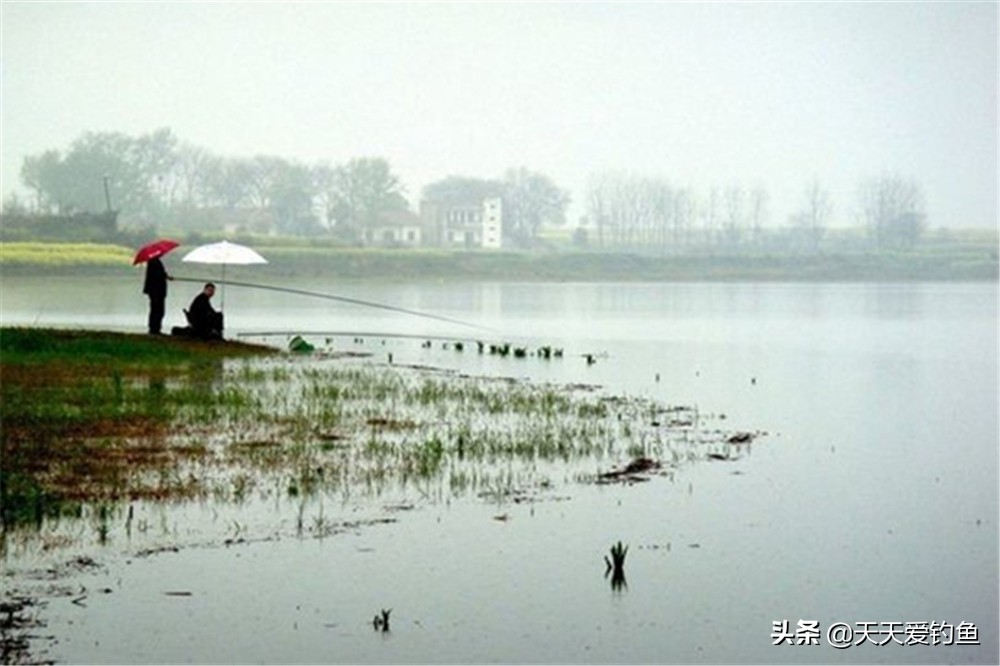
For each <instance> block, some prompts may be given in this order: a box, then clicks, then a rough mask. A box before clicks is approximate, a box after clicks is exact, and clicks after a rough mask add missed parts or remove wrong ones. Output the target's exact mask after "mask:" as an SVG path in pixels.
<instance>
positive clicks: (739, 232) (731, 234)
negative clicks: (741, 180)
mask: <svg viewBox="0 0 1000 666" xmlns="http://www.w3.org/2000/svg"><path fill="white" fill-rule="evenodd" d="M743 200H744V197H743V188H742V187H740V186H739V185H731V186H729V187H727V188H726V191H725V194H724V201H725V217H724V218H723V222H722V238H723V241H724V242H725V243H726V244H727V245H739V243H740V240H742V238H743V226H744V218H745V214H744V210H743V208H744V206H743Z"/></svg>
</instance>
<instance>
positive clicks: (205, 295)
mask: <svg viewBox="0 0 1000 666" xmlns="http://www.w3.org/2000/svg"><path fill="white" fill-rule="evenodd" d="M214 295H215V285H214V284H212V283H211V282H209V283H207V284H205V288H204V289H203V290H202V292H201V293H200V294H198V295H197V296H195V297H194V300H193V301H191V306H190V308H188V309H187V310H185V311H184V314H185V315H187V320H188V324H190V326H188V327H186V328H175V329H174V330H173V333H174V334H175V335H192V336H195V337H198V338H210V339H211V338H214V339H218V340H221V339H222V313H221V312H219V311H217V310H216V309H215V308H213V307H212V303H211V299H212V296H214Z"/></svg>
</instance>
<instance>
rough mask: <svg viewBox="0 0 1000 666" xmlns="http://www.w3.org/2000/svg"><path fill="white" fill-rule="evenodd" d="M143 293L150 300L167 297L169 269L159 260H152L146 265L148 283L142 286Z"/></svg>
mask: <svg viewBox="0 0 1000 666" xmlns="http://www.w3.org/2000/svg"><path fill="white" fill-rule="evenodd" d="M142 293H144V294H147V295H148V296H149V297H150V298H166V297H167V269H166V268H164V267H163V262H162V261H160V260H159V259H150V260H149V263H147V264H146V282H145V283H144V284H143V285H142Z"/></svg>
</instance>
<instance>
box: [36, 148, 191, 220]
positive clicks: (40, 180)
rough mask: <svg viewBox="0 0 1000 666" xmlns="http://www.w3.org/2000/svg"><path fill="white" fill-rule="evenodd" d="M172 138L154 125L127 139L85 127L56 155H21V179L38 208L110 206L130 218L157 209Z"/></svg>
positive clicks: (170, 161)
mask: <svg viewBox="0 0 1000 666" xmlns="http://www.w3.org/2000/svg"><path fill="white" fill-rule="evenodd" d="M175 145H176V139H175V138H174V137H173V134H172V133H171V132H170V130H169V129H160V130H156V131H154V132H151V133H150V134H146V135H143V136H140V137H139V138H138V139H133V138H131V137H129V136H126V135H125V134H121V133H118V132H86V133H84V134H83V135H81V136H80V137H79V138H77V139H76V140H75V141H74V142H73V144H72V146H71V147H70V150H69V151H68V152H67V153H66V154H65V156H63V155H61V154H60V153H58V152H56V151H47V152H45V153H43V154H42V155H39V156H28V157H26V158H25V160H24V163H23V165H22V168H21V178H22V181H23V182H24V184H25V185H26V186H27V187H29V188H31V189H32V190H34V191H35V196H36V203H37V205H38V207H39V209H40V210H44V209H49V210H51V209H55V210H58V211H59V212H63V213H69V212H74V211H100V210H104V208H105V207H106V206H107V202H106V201H105V190H104V186H105V183H107V184H108V187H109V190H110V194H111V199H112V205H113V206H114V207H115V208H116V209H120V210H123V211H127V213H128V215H130V216H132V217H155V216H156V215H157V214H158V213H159V212H161V211H162V208H163V205H164V201H163V196H162V185H163V183H164V182H165V179H167V178H168V177H169V175H170V171H171V169H172V166H173V159H174V158H173V153H174V148H175Z"/></svg>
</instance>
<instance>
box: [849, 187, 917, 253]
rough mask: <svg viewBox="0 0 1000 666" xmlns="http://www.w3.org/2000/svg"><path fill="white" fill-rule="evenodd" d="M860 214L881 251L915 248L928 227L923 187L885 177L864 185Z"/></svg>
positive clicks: (870, 235)
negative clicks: (921, 188)
mask: <svg viewBox="0 0 1000 666" xmlns="http://www.w3.org/2000/svg"><path fill="white" fill-rule="evenodd" d="M860 198H861V212H862V216H863V218H864V221H865V226H866V228H867V229H868V234H869V237H870V238H872V239H873V240H874V242H875V246H876V247H877V248H878V249H902V248H909V247H912V246H913V245H914V244H915V243H916V242H917V240H919V238H920V235H921V234H922V233H923V231H924V229H925V228H926V226H927V216H926V214H925V212H924V201H923V193H922V192H921V190H920V186H919V185H918V184H917V183H916V182H914V181H912V180H906V179H904V178H901V177H899V176H893V175H882V176H879V177H876V178H872V179H870V180H868V181H866V182H864V183H862V185H861V190H860Z"/></svg>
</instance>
